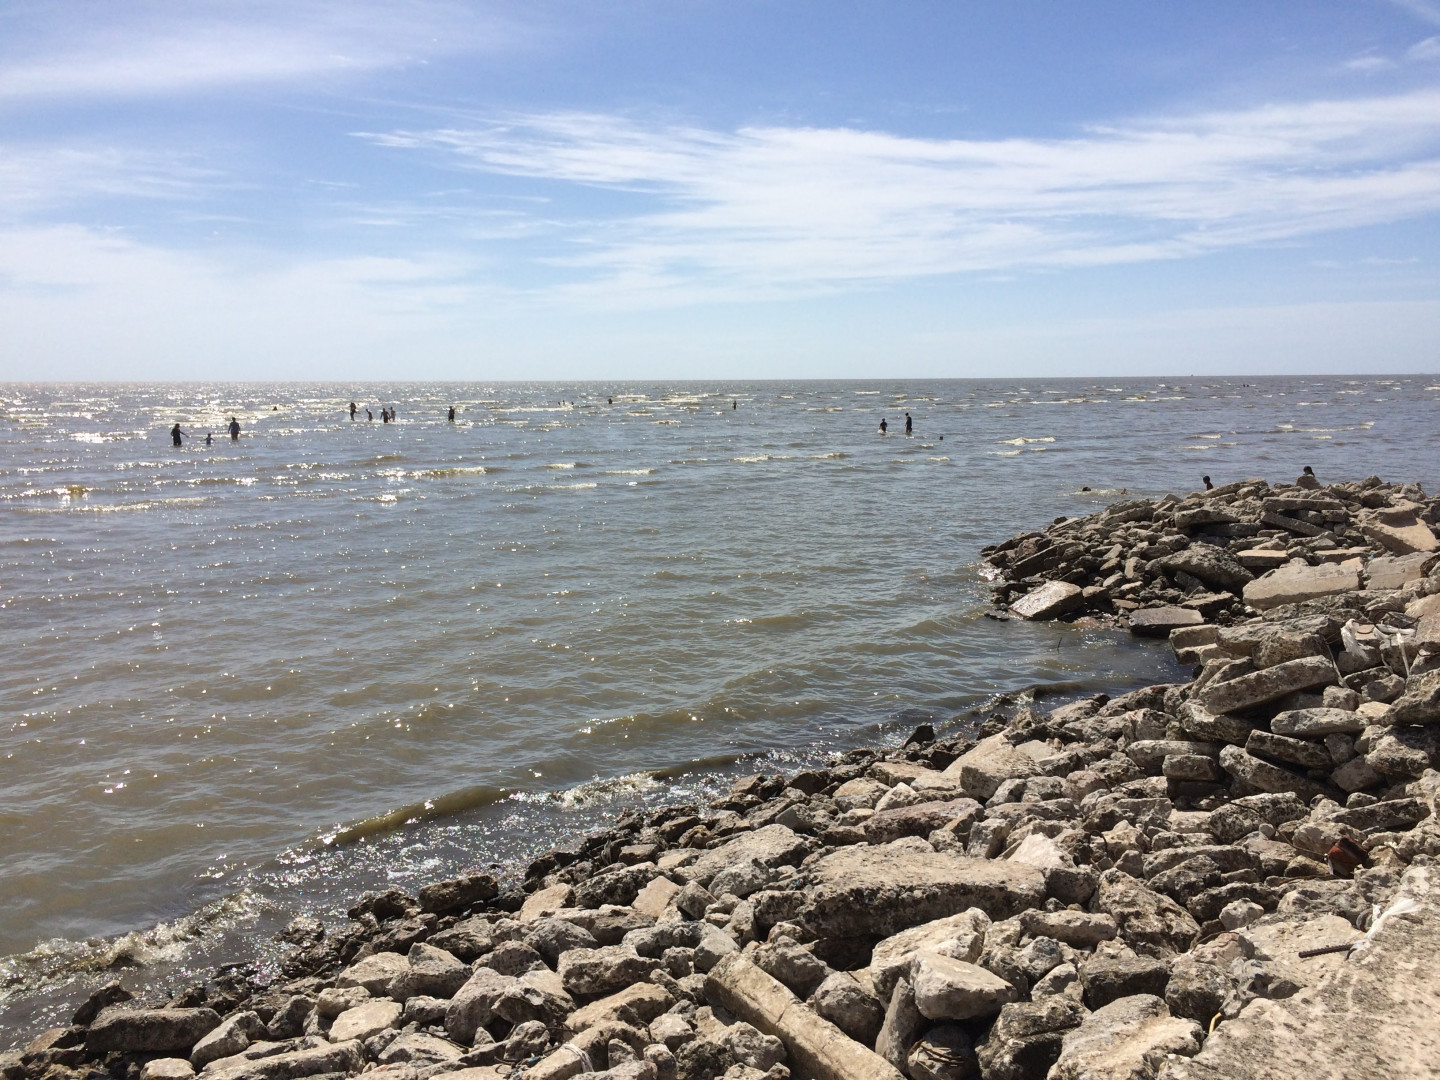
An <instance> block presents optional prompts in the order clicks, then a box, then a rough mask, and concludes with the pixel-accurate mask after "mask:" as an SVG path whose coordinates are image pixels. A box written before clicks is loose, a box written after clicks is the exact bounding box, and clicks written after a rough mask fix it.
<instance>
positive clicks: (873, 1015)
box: [808, 971, 893, 1046]
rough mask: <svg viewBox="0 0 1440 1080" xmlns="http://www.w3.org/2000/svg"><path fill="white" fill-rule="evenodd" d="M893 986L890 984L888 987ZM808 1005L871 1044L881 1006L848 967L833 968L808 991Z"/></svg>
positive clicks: (882, 1012) (881, 1017) (879, 1021)
mask: <svg viewBox="0 0 1440 1080" xmlns="http://www.w3.org/2000/svg"><path fill="white" fill-rule="evenodd" d="M892 990H893V987H892ZM808 1004H809V1006H810V1007H811V1008H812V1009H814V1010H815V1011H816V1012H817V1013H819V1014H820V1016H821V1017H823V1018H824V1019H826V1020H829V1021H830V1023H832V1024H834V1025H835V1026H836V1027H838V1028H839V1029H840V1030H841V1031H843V1032H845V1034H846V1035H849V1036H850V1038H852V1039H854V1040H855V1041H856V1042H859V1043H864V1044H865V1045H866V1046H874V1045H875V1040H876V1038H877V1037H879V1035H880V1025H881V1024H883V1023H884V1022H885V1007H884V1006H883V1005H881V1004H880V999H879V998H877V997H876V996H875V995H874V994H872V993H870V991H868V990H866V989H865V988H864V987H863V986H861V985H860V983H859V982H858V981H857V980H856V979H855V976H853V975H851V974H850V973H849V972H848V971H836V972H832V973H831V974H830V975H828V976H826V978H825V980H824V981H823V982H822V983H821V984H820V985H819V986H818V987H816V988H815V992H814V993H812V994H811V995H810V1000H809V1002H808Z"/></svg>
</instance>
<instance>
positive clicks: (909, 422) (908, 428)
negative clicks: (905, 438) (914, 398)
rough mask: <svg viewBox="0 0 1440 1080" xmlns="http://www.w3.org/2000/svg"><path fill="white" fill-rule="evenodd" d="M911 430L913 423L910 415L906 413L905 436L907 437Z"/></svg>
mask: <svg viewBox="0 0 1440 1080" xmlns="http://www.w3.org/2000/svg"><path fill="white" fill-rule="evenodd" d="M913 429H914V421H913V420H911V419H910V414H909V413H908V412H907V413H906V414H905V434H906V435H909V434H910V432H911V431H912V430H913Z"/></svg>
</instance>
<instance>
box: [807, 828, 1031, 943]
mask: <svg viewBox="0 0 1440 1080" xmlns="http://www.w3.org/2000/svg"><path fill="white" fill-rule="evenodd" d="M806 877H807V878H808V880H809V882H810V883H811V884H812V885H813V890H812V892H811V894H810V899H809V902H808V903H807V904H806V905H805V907H804V908H803V909H802V912H801V915H802V918H803V920H804V922H805V923H806V925H808V926H810V927H811V928H812V929H814V930H815V931H816V932H817V933H819V934H822V935H824V936H827V937H888V936H890V935H892V934H897V933H899V932H900V931H901V930H905V929H908V928H909V927H912V926H918V925H920V924H921V923H927V922H932V921H933V920H935V919H942V918H944V917H946V916H947V915H956V914H959V913H960V912H962V911H966V910H968V909H969V908H979V909H980V910H981V911H983V912H985V914H986V915H988V916H989V917H990V918H992V919H1008V918H1009V917H1010V916H1012V915H1018V914H1019V913H1020V912H1022V911H1024V910H1026V909H1027V908H1032V907H1039V906H1041V905H1042V904H1043V903H1044V902H1045V876H1044V874H1042V873H1041V872H1040V871H1039V870H1037V869H1036V868H1035V867H1033V866H1026V865H1023V864H1019V863H1012V862H1005V861H990V860H987V859H971V858H966V857H964V856H960V855H949V854H941V853H939V852H935V851H931V850H924V849H919V848H917V847H912V846H908V845H907V844H906V842H905V841H901V842H899V843H896V844H884V845H881V846H879V847H869V846H855V847H848V848H841V849H840V850H839V851H836V852H834V853H832V854H830V855H827V856H825V857H824V858H823V859H821V860H820V861H819V862H817V863H816V864H815V865H814V866H812V867H811V868H810V869H809V871H808V872H807V874H806Z"/></svg>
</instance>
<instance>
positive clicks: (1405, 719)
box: [1386, 671, 1440, 726]
mask: <svg viewBox="0 0 1440 1080" xmlns="http://www.w3.org/2000/svg"><path fill="white" fill-rule="evenodd" d="M1386 721H1387V722H1388V723H1391V724H1395V725H1400V726H1408V725H1423V724H1440V671H1430V672H1426V673H1425V674H1424V675H1412V676H1411V677H1410V679H1409V681H1408V682H1407V683H1406V686H1405V692H1404V693H1402V694H1401V695H1400V696H1399V697H1398V698H1396V699H1395V701H1394V703H1393V704H1392V705H1391V706H1390V712H1389V714H1388V715H1387V717H1386Z"/></svg>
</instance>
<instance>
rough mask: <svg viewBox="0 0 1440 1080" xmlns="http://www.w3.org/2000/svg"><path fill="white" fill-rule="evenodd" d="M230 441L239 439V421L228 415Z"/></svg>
mask: <svg viewBox="0 0 1440 1080" xmlns="http://www.w3.org/2000/svg"><path fill="white" fill-rule="evenodd" d="M230 441H231V442H239V441H240V421H239V420H236V419H235V417H233V416H232V417H230Z"/></svg>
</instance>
